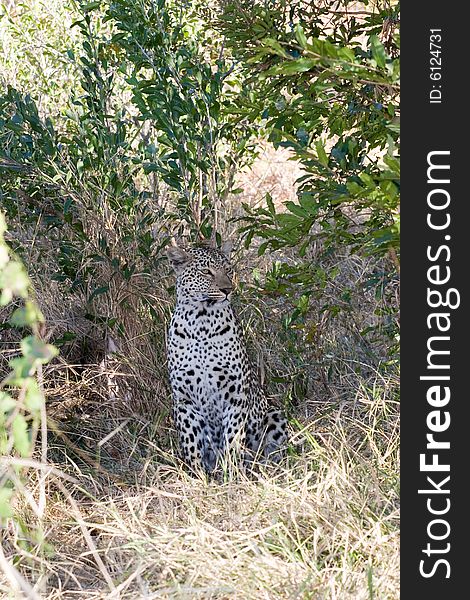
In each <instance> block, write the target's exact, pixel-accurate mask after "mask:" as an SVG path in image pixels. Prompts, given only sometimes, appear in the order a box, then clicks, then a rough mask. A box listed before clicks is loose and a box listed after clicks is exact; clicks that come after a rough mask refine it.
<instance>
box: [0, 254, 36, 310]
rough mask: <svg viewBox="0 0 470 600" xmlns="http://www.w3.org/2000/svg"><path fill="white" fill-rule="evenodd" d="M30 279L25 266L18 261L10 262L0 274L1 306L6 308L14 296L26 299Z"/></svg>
mask: <svg viewBox="0 0 470 600" xmlns="http://www.w3.org/2000/svg"><path fill="white" fill-rule="evenodd" d="M28 289H29V277H28V275H27V273H26V270H25V268H24V266H23V265H22V264H21V263H20V262H18V261H10V262H8V263H7V265H6V266H5V267H4V269H3V271H1V272H0V290H2V294H1V296H0V306H6V305H7V304H8V303H9V302H10V301H11V300H12V298H13V297H14V296H20V297H21V298H26V297H27V295H28Z"/></svg>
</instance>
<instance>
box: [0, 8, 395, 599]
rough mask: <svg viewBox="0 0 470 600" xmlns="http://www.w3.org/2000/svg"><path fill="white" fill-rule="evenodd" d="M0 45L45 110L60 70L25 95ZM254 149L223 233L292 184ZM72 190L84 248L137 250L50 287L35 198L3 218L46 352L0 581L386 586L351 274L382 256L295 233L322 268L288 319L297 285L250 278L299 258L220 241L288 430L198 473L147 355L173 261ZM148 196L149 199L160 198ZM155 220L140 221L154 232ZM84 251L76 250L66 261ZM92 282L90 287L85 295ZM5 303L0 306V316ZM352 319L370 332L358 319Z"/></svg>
mask: <svg viewBox="0 0 470 600" xmlns="http://www.w3.org/2000/svg"><path fill="white" fill-rule="evenodd" d="M39 4H40V3H39ZM39 4H38V6H39ZM35 6H36V5H35ZM51 6H53V7H54V10H53V11H52V15H51V19H53V20H54V22H55V21H57V27H58V28H59V29H60V27H64V31H63V32H62V31H59V33H58V36H59V37H60V36H62V35H63V36H72V35H74V33H73V30H70V28H69V21H70V15H69V14H68V12H67V10H65V8H64V6H65V5H64V4H63V3H62V2H54V3H51ZM39 8H40V7H39ZM38 10H39V9H38ZM51 10H52V9H51ZM64 10H65V16H63V15H62V13H63V11H64ZM61 11H62V12H61ZM62 16H63V18H62ZM43 18H44V19H45V24H44V28H45V29H46V30H47V27H46V25H47V23H46V21H47V18H48V15H47V14H44V15H43ZM67 19H68V21H67ZM66 21H67V22H66ZM41 23H42V21H39V25H41ZM65 25H67V26H66V27H65ZM36 27H37V24H36V21H35V19H32V22H31V33H30V32H29V31H25V32H24V36H26V37H28V36H30V35H32V36H33V35H36ZM54 27H55V25H54ZM42 29H43V28H42V25H41V27H39V30H40V31H42ZM6 30H7V28H5V31H6ZM1 31H2V30H1V29H0V33H1ZM71 31H72V32H71ZM35 39H36V41H37V44H38V45H39V46H38V47H37V48H36V50H37V51H38V52H37V54H38V56H39V55H42V56H43V57H44V58H43V60H45V62H46V65H45V67H44V69H43V71H44V72H45V73H46V74H47V75H48V77H53V75H54V74H53V73H51V72H49V71H47V69H46V67H47V65H48V58H47V53H45V52H44V48H45V47H47V41H45V40H44V38H43V37H42V36H40V37H39V38H35ZM5 40H6V41H5ZM14 40H16V42H14V43H13V41H14ZM7 42H8V39H7V38H6V37H5V38H4V43H5V44H6V43H7ZM18 43H19V42H18V36H16V37H15V36H13V37H12V40H10V48H12V56H13V54H15V53H16V54H15V57H10V55H7V54H5V57H4V60H3V62H4V65H6V67H8V69H9V74H8V75H9V78H10V81H11V82H13V83H15V84H18V85H19V87H21V86H22V85H24V84H25V82H26V83H28V84H31V85H32V86H33V88H32V92H33V93H37V95H38V97H39V98H40V99H41V98H42V103H40V107H41V109H43V110H45V111H46V112H47V110H51V98H54V94H58V95H60V103H62V102H65V100H64V97H66V96H67V95H68V94H69V91H70V85H71V83H72V82H73V77H71V78H70V79H69V77H68V75H67V76H66V77H65V79H64V80H63V81H62V83H61V85H59V86H57V88H54V89H52V92H51V91H48V92H47V93H43V90H42V85H43V84H44V86H46V87H47V85H46V84H47V81H45V82H42V81H38V80H36V81H30V75H29V74H28V73H26V74H25V72H24V71H21V70H20V69H19V67H18V69H17V68H16V67H17V63H15V65H16V66H15V65H14V66H15V68H13V66H12V64H13V59H15V60H17V61H18V59H17V55H18V56H19V55H20V54H21V52H23V54H24V53H25V52H26V50H25V48H28V43H27V40H26V41H25V42H24V48H22V50H21V52H20V51H19V50H18V49H17V48H16V46H15V44H18ZM32 50H34V48H33V46H31V49H30V53H29V55H28V56H29V57H30V58H29V59H30V60H31V62H32V61H33V58H32V55H31V51H32ZM49 50H50V52H54V49H53V48H52V47H51V48H49ZM33 53H34V52H33ZM10 63H11V64H10ZM1 64H2V63H1V61H0V65H1ZM18 64H19V61H18ZM68 73H70V72H68ZM0 82H1V77H0ZM33 84H34V85H33ZM260 147H261V151H260V154H259V157H258V159H257V160H256V161H255V163H254V164H253V165H252V167H251V168H250V169H247V170H245V171H244V172H243V173H241V174H240V175H239V176H238V178H237V181H238V183H237V186H239V187H241V188H243V192H242V194H241V195H236V196H233V197H230V198H229V201H228V202H227V204H226V206H225V207H223V208H224V211H225V212H223V213H222V214H221V219H222V222H221V224H220V229H221V231H223V232H224V233H225V235H226V236H232V237H233V236H235V235H236V224H234V222H233V220H231V219H232V217H234V216H235V217H236V216H239V215H240V209H239V206H240V202H241V201H243V202H247V203H248V204H249V205H251V206H256V205H260V204H261V203H262V202H263V198H264V196H265V194H266V192H269V193H270V194H271V195H272V197H273V201H274V204H275V206H276V207H277V209H281V207H282V203H283V202H285V201H286V200H293V199H295V197H296V194H295V181H296V179H297V178H298V177H299V176H300V175H301V168H300V165H299V163H297V162H295V161H292V160H289V159H290V155H289V153H288V151H287V150H279V151H274V150H273V149H272V148H271V147H270V146H268V145H266V144H263V143H260ZM74 175H75V174H74ZM77 188H78V186H77ZM77 188H76V189H77ZM79 191H80V193H79V194H77V196H76V197H75V198H74V201H75V202H76V206H77V207H78V208H77V210H79V211H80V215H81V219H82V222H83V223H84V225H85V227H88V229H87V236H88V241H87V243H86V247H84V248H83V255H84V256H86V255H91V254H92V253H93V251H94V249H95V248H96V247H98V245H99V239H100V234H101V233H102V232H103V231H105V232H106V234H107V235H108V242H109V246H110V248H111V249H112V256H113V257H116V258H118V259H119V260H121V261H122V263H128V264H133V265H136V268H135V271H134V273H133V274H132V276H131V277H129V278H127V279H125V278H120V277H119V275H116V271H112V270H111V269H110V268H109V265H107V264H106V262H103V264H102V267H100V268H99V269H98V270H96V271H95V273H94V276H93V279H92V280H91V279H90V281H88V283H87V285H88V287H86V288H83V289H82V288H80V289H75V290H74V291H73V293H70V294H69V295H64V294H63V287H62V286H61V284H60V283H58V282H55V281H53V280H52V275H53V274H54V272H55V271H56V270H57V269H56V267H57V260H58V259H57V256H58V254H59V247H60V243H61V238H60V234H61V231H60V230H59V229H56V230H55V232H56V233H55V234H53V235H55V236H56V237H53V235H52V234H51V233H50V230H47V231H48V233H47V236H45V235H43V232H44V231H45V230H46V229H47V228H46V227H45V224H44V219H45V217H46V216H47V211H48V209H49V207H48V205H47V203H45V204H44V210H41V211H40V213H39V214H38V218H37V222H36V223H35V224H33V225H32V224H31V220H28V222H27V223H24V222H23V221H22V219H21V214H20V216H19V217H18V219H16V220H15V221H14V222H10V223H9V236H10V237H9V241H10V243H11V244H12V245H15V246H20V247H22V248H23V249H24V252H23V254H22V258H23V260H24V262H25V264H26V265H27V267H28V272H29V275H30V277H31V278H32V281H33V283H34V288H35V293H36V296H37V301H38V303H39V306H40V308H41V310H42V311H43V313H44V315H45V318H46V325H45V328H44V331H43V333H44V336H45V338H46V339H47V340H48V341H50V342H51V343H54V344H56V345H58V346H60V349H61V353H60V355H59V356H58V357H57V358H56V359H55V360H54V361H53V362H52V363H51V364H49V365H47V366H46V367H45V368H44V373H43V374H41V380H42V382H43V384H44V388H45V394H46V400H47V413H48V421H47V422H48V428H49V430H48V435H47V444H46V443H45V439H46V438H45V436H43V438H42V439H41V437H40V436H39V438H38V444H37V445H38V450H37V452H36V453H35V455H34V456H33V457H32V459H31V460H29V459H20V458H17V457H16V456H13V457H12V456H8V457H7V456H3V457H1V458H0V461H1V462H0V477H1V478H4V479H7V478H10V480H11V481H13V482H14V484H15V486H16V489H17V490H19V493H18V494H17V495H16V496H15V504H14V506H13V509H14V513H15V518H14V519H7V520H4V521H3V523H4V526H2V527H1V530H0V534H1V537H2V544H1V548H0V598H10V597H11V598H28V599H37V598H41V599H44V600H69V599H77V600H78V599H80V600H81V599H83V600H94V599H118V598H119V599H123V600H124V599H129V600H131V599H132V600H134V599H139V598H142V599H151V598H162V599H167V598H168V599H170V598H171V599H188V600H189V599H193V598H204V599H212V598H213V599H219V600H229V599H239V600H250V599H253V600H258V599H266V600H288V599H289V600H396V599H398V597H399V579H398V578H399V412H398V396H397V389H398V369H397V368H396V364H394V361H393V360H391V358H390V354H389V352H388V348H389V343H390V340H389V339H387V338H386V333H387V332H386V331H383V330H382V329H380V324H381V323H383V321H384V320H383V319H381V317H380V315H383V313H384V312H386V311H387V310H389V309H396V305H397V303H398V298H397V296H398V290H395V289H394V288H393V285H394V284H393V283H392V284H391V286H390V289H388V290H387V294H382V295H377V294H376V293H375V292H376V290H374V288H372V287H369V286H368V285H367V281H368V279H369V278H370V275H371V273H374V272H375V271H377V272H380V271H381V269H382V266H383V263H382V261H383V260H389V259H388V258H387V259H383V258H380V259H378V258H371V257H369V258H361V257H359V256H358V255H351V254H350V253H349V250H348V248H344V249H343V250H342V251H341V252H336V253H334V254H330V255H329V256H326V257H325V256H324V255H323V253H322V248H321V246H320V245H313V246H312V247H310V248H309V249H308V253H307V258H308V259H311V260H313V261H318V262H319V263H321V266H322V267H323V268H324V269H325V270H326V271H328V272H334V273H335V276H334V277H331V280H329V282H328V284H327V285H326V287H325V288H324V289H323V291H322V293H321V294H319V295H318V297H317V298H315V299H313V300H312V302H311V305H310V308H309V310H308V312H307V314H306V315H305V319H304V322H303V323H302V326H298V327H297V326H294V327H286V326H285V319H286V317H288V316H289V314H291V313H292V310H293V307H294V306H295V300H296V298H294V297H293V296H292V297H286V296H283V295H282V294H278V295H276V294H266V293H262V286H260V285H259V282H264V281H265V279H266V277H269V273H270V271H271V269H272V267H273V264H275V263H276V261H278V260H282V261H285V262H287V263H292V264H294V263H295V262H296V260H298V258H296V255H295V253H294V252H290V251H289V250H282V251H279V252H272V253H267V254H266V255H264V256H262V257H259V256H258V255H257V252H256V249H257V241H256V239H254V240H253V244H252V245H251V246H250V248H249V249H245V248H244V247H243V246H242V244H241V240H240V239H235V240H234V241H235V242H236V252H235V257H234V260H235V264H236V268H237V272H238V274H239V277H240V281H241V286H240V290H239V294H238V297H237V298H236V300H235V302H236V304H237V308H238V312H239V313H240V315H241V318H242V321H243V325H244V328H245V331H246V335H247V339H248V345H249V348H250V351H251V355H252V357H253V360H254V361H255V362H256V363H257V365H258V370H259V375H260V378H261V379H262V380H263V381H264V383H265V387H266V388H267V391H268V393H269V394H270V395H271V397H272V401H273V402H274V403H277V404H279V405H283V406H285V407H286V409H287V412H288V416H289V419H290V423H291V431H292V435H291V440H290V448H289V452H288V456H287V458H286V459H285V461H284V462H283V463H282V464H281V465H279V466H276V467H274V466H271V467H269V466H261V465H259V466H257V467H256V468H255V469H254V470H253V471H252V472H244V471H242V470H241V469H240V468H239V467H237V466H236V465H227V466H226V469H225V471H224V473H223V475H222V477H221V478H220V479H218V480H214V479H207V478H205V477H204V476H202V475H201V476H200V477H198V476H195V475H192V474H190V473H189V472H188V470H187V469H186V468H185V467H184V465H182V464H181V462H180V460H179V459H178V455H177V450H176V448H175V436H174V432H173V429H172V423H171V419H170V392H169V385H168V382H167V373H166V365H165V336H166V329H167V325H168V321H169V317H170V314H171V307H172V304H173V301H174V294H173V291H172V289H171V285H172V276H171V275H170V274H169V270H168V267H167V265H166V263H165V261H164V260H162V261H159V260H156V261H154V262H153V263H152V265H153V266H155V269H154V272H153V273H152V276H149V275H148V274H146V273H145V269H144V268H143V262H142V261H145V260H147V259H148V257H142V256H141V255H140V254H139V249H138V248H137V246H136V245H135V244H133V242H132V241H131V242H129V240H128V239H127V238H126V236H124V235H123V233H122V232H123V231H124V230H125V227H126V224H125V223H124V216H123V215H119V219H121V218H122V221H119V219H118V218H117V216H118V212H117V211H116V212H113V211H112V210H111V209H110V210H109V211H107V210H106V209H107V200H106V198H105V197H104V194H103V198H102V204H101V205H100V206H102V208H103V210H102V212H101V213H100V214H98V213H97V212H96V211H95V212H93V210H92V209H90V208H89V207H88V205H87V194H90V198H91V199H92V198H93V194H94V195H95V196H94V197H95V200H96V197H98V192H97V190H90V189H89V188H86V187H84V189H83V190H79ZM153 200H154V201H155V202H156V203H157V204H156V205H155V207H154V208H155V211H158V210H159V209H160V208H161V204H159V203H161V202H163V199H162V196H160V197H158V194H155V198H153ZM90 205H92V202H91V201H90ZM164 225H165V224H162V226H161V230H156V231H154V232H153V233H154V234H155V245H156V246H158V242H159V241H160V240H159V236H162V235H163V234H162V231H163V230H164ZM136 238H137V236H136ZM152 258H155V257H152ZM157 258H158V257H157ZM148 262H150V261H148ZM147 264H148V263H147ZM86 267H87V264H86V260H85V259H84V260H83V261H82V262H81V264H80V265H79V267H78V270H79V271H84V270H85V269H86ZM111 272H112V273H113V275H112V276H111ZM104 284H106V285H109V289H108V290H107V293H105V294H98V295H96V296H94V297H93V298H91V299H90V295H91V292H92V290H94V289H97V288H99V287H100V286H102V285H104ZM325 306H330V307H331V306H337V307H338V310H337V312H335V311H329V310H325ZM11 310H12V309H11V307H10V308H0V324H1V323H5V322H6V321H7V320H8V318H9V316H10V315H11ZM150 311H152V312H150ZM90 312H91V313H93V314H105V315H112V317H113V319H114V320H115V321H116V322H117V323H119V324H120V330H121V332H125V333H124V334H123V335H121V334H119V332H118V333H116V330H115V329H114V330H113V328H112V327H109V328H108V327H106V325H105V324H103V323H102V322H98V321H95V322H94V321H93V319H90V316H89V315H90ZM391 312H393V311H391ZM367 328H371V331H372V333H371V332H370V331H369V332H368V333H367V334H364V331H365V330H366V329H367ZM0 334H1V336H2V338H1V341H0V381H1V380H2V379H3V377H4V375H5V373H6V372H7V371H8V361H9V360H10V359H11V358H12V357H14V356H16V355H17V354H18V341H19V339H20V338H21V334H20V333H18V332H15V331H14V330H10V329H1V328H0ZM385 366H386V368H385ZM41 442H42V444H41ZM19 467H23V468H24V471H23V472H22V475H21V477H20V475H19Z"/></svg>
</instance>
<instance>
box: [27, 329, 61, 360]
mask: <svg viewBox="0 0 470 600" xmlns="http://www.w3.org/2000/svg"><path fill="white" fill-rule="evenodd" d="M20 348H21V352H22V353H23V356H24V357H25V358H32V359H33V360H34V361H35V362H38V363H42V364H44V363H47V362H49V361H50V360H51V359H52V358H54V356H57V354H58V352H59V351H58V350H57V348H55V347H54V346H52V345H51V344H46V343H45V342H43V341H42V340H40V339H39V338H38V337H36V336H35V335H29V336H28V337H25V338H23V339H22V340H21V342H20Z"/></svg>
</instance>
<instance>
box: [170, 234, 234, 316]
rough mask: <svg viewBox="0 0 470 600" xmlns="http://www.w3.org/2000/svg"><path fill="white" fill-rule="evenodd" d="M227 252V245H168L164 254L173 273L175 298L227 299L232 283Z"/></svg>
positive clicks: (214, 300)
mask: <svg viewBox="0 0 470 600" xmlns="http://www.w3.org/2000/svg"><path fill="white" fill-rule="evenodd" d="M228 254H229V250H228V247H227V245H226V246H222V249H221V250H219V249H217V248H211V247H208V246H204V245H196V246H192V247H190V248H186V249H183V248H180V247H178V246H170V247H169V248H168V250H167V256H168V259H169V261H170V264H171V266H172V267H173V270H174V271H175V274H176V289H177V296H178V298H179V299H181V300H184V299H190V300H193V301H197V302H207V303H208V304H216V303H220V302H226V301H228V300H229V298H230V294H231V293H232V291H233V286H234V271H233V268H232V265H231V264H230V260H229V258H228Z"/></svg>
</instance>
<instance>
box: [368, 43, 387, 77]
mask: <svg viewBox="0 0 470 600" xmlns="http://www.w3.org/2000/svg"><path fill="white" fill-rule="evenodd" d="M369 43H370V49H371V52H372V57H373V58H374V60H375V62H376V63H377V66H378V67H380V68H382V69H383V68H384V67H385V61H386V59H387V55H386V53H385V48H384V46H383V44H382V42H381V41H380V40H379V38H378V37H377V36H376V35H371V36H370V38H369Z"/></svg>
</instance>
